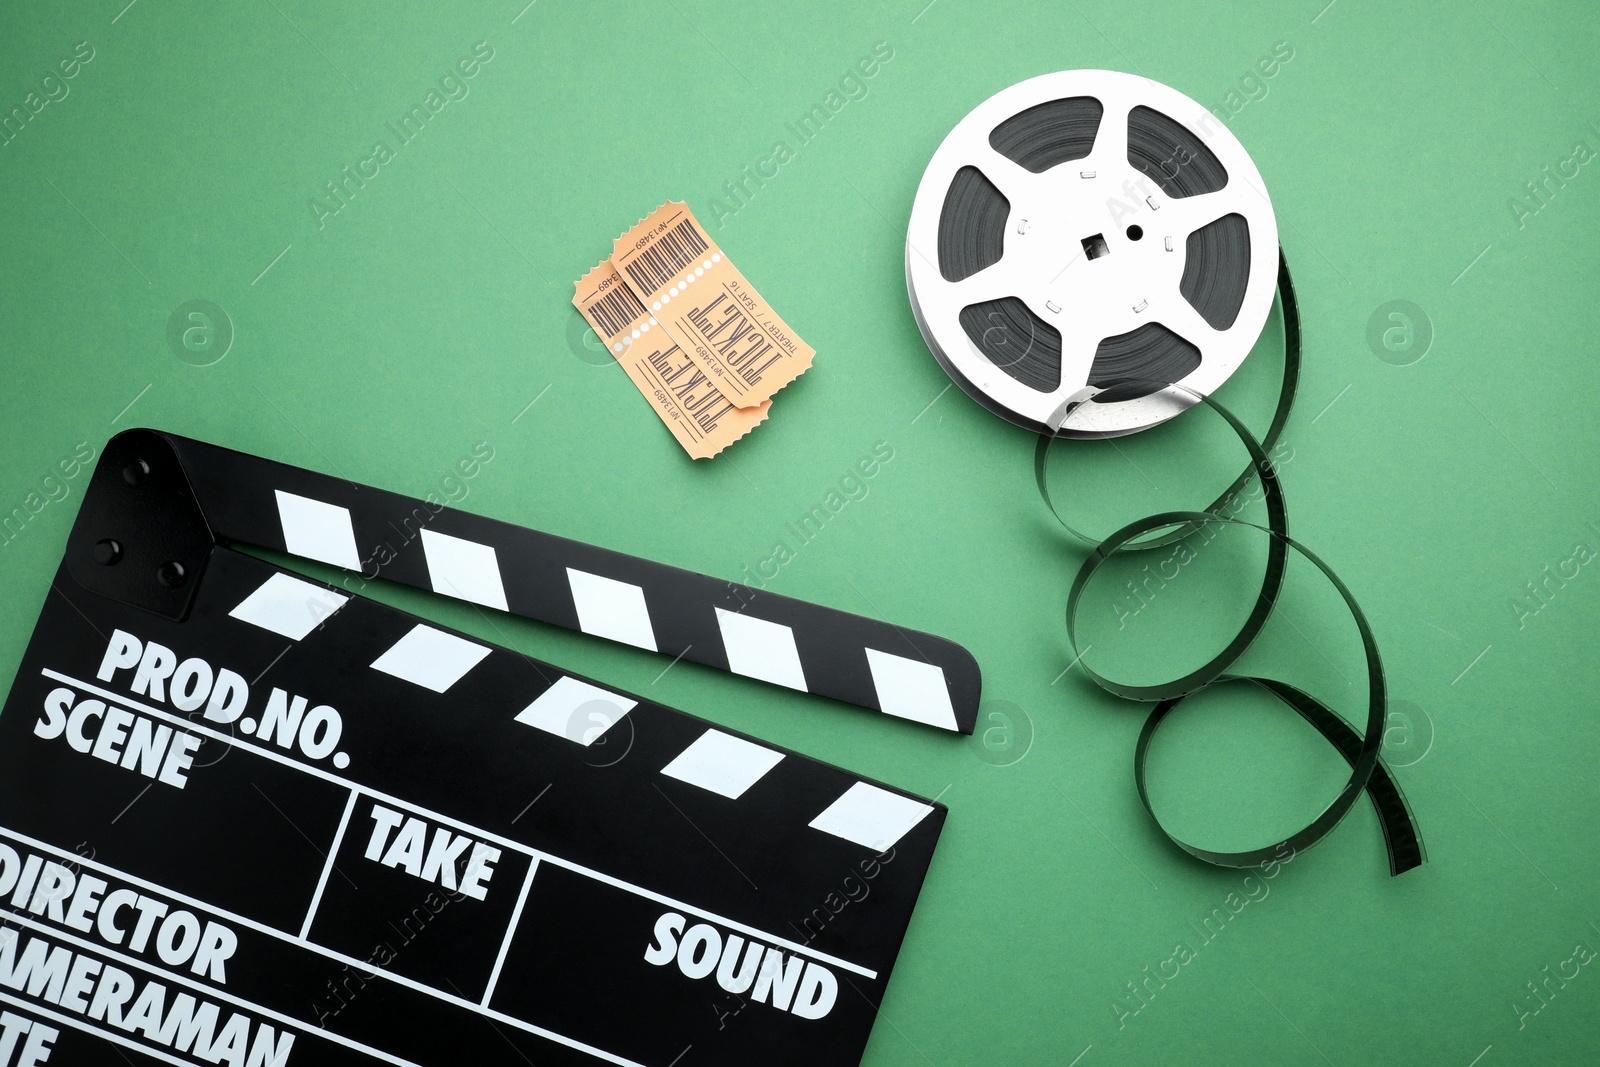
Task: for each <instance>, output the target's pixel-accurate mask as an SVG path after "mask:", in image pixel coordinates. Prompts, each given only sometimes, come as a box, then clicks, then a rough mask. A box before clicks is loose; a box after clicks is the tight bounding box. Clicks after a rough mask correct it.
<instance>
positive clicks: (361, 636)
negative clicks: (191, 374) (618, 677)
mask: <svg viewBox="0 0 1600 1067" xmlns="http://www.w3.org/2000/svg"><path fill="white" fill-rule="evenodd" d="M168 440H169V439H167V438H164V437H161V436H159V435H154V434H149V433H138V432H132V433H128V434H124V435H122V436H120V437H118V438H116V439H115V440H113V441H112V442H111V443H110V444H109V445H108V446H107V448H106V450H105V454H104V456H103V457H102V460H101V463H100V465H99V467H98V468H97V470H96V472H95V474H94V476H93V479H92V481H91V485H90V488H89V491H88V494H87V495H86V498H85V501H84V504H83V508H82V510H81V512H80V515H79V520H78V522H77V524H76V526H75V528H74V531H73V534H72V536H71V538H70V540H69V543H68V546H67V551H66V556H65V559H64V561H63V563H62V566H61V569H60V571H59V573H58V574H57V576H56V579H55V581H54V582H53V583H52V587H51V591H50V593H49V595H48V597H47V599H46V603H45V606H44V610H43V612H42V614H41V616H40V618H39V622H38V624H37V626H36V628H35V631H34V635H33V638H32V640H31V642H30V644H29V646H28V650H27V652H26V654H25V656H24V659H23V663H22V666H21V667H20V669H19V672H18V675H17V679H16V681H15V683H14V685H13V686H12V689H11V692H10V695H9V697H8V698H7V701H6V703H5V706H4V710H3V711H0V1009H3V1010H6V1011H8V1012H12V1013H14V1014H15V1015H16V1016H17V1017H18V1018H19V1019H23V1020H25V1021H27V1022H28V1025H29V1026H30V1027H38V1028H40V1029H39V1030H38V1033H39V1034H41V1035H44V1034H47V1033H48V1034H50V1035H53V1036H52V1037H50V1045H51V1047H53V1048H54V1049H55V1050H56V1058H55V1059H54V1060H52V1062H64V1063H101V1062H106V1063H110V1062H121V1061H120V1060H118V1059H117V1058H116V1057H117V1056H118V1055H121V1056H123V1057H125V1058H126V1059H127V1060H128V1062H133V1063H139V1064H145V1063H167V1064H203V1063H207V1064H214V1063H219V1062H223V1063H241V1064H244V1063H258V1064H273V1065H277V1067H298V1065H322V1064H328V1065H347V1064H368V1063H386V1064H398V1065H403V1067H443V1065H451V1067H453V1065H456V1064H462V1063H473V1064H502V1063H503V1064H522V1063H525V1062H535V1063H539V1064H555V1065H563V1064H597V1063H607V1064H620V1065H637V1067H671V1065H673V1064H680V1065H681V1064H685V1063H695V1064H749V1063H855V1062H857V1061H858V1060H859V1059H860V1057H861V1055H862V1052H863V1049H864V1047H865V1044H866V1040H867V1036H868V1033H869V1031H870V1029H871V1027H872V1025H873V1020H874V1017H875V1015H876V1010H877V1005H878V1004H879V1002H880V1001H881V999H882V996H883V993H884V989H885V985H886V983H887V981H888V979H889V974H890V972H891V970H892V968H893V965H894V962H895V958H896V956H897V954H898V952H899V948H900V944H901V941H902V939H903V938H904V936H905V931H906V927H907V924H908V922H909V920H910V916H911V911H912V908H913V906H914V904H915V902H916V899H917V896H918V894H919V892H920V889H921V885H922V882H923V879H924V877H925V875H926V873H927V869H928V865H929V862H930V860H931V857H932V852H933V849H934V846H935V843H936V841H937V839H938V836H939V832H940V830H941V828H942V825H943V822H944V818H945V814H946V813H945V809H944V808H943V807H942V806H941V805H939V804H937V803H936V802H934V801H930V800H925V799H922V798H918V797H915V796H912V795H910V794H907V793H905V792H903V791H901V790H898V789H895V788H892V787H890V786H887V785H883V784H880V783H877V782H872V781H868V780H865V779H863V778H861V777H860V776H858V775H854V774H851V773H850V772H848V771H845V770H842V769H840V768H837V767H833V766H829V765H826V764H823V763H819V762H817V761H815V760H812V759H809V758H807V757H805V756H802V755H800V754H798V753H795V752H791V751H786V750H784V749H781V748H777V747H775V746H773V745H770V744H767V743H765V742H763V741H761V740H759V739H757V738H753V737H749V736H745V735H742V734H740V733H738V732H737V731H734V730H731V729H727V728H724V727H721V726H715V725H712V724H710V723H707V722H705V721H702V720H700V719H697V718H695V717H693V716H691V715H687V714H685V713H683V712H680V711H676V710H673V709H671V708H667V707H663V706H661V705H658V704H654V703H652V702H650V701H647V700H643V699H641V698H639V697H637V696H630V695H628V694H626V693H622V692H619V691H617V690H616V689H614V688H612V687H609V686H607V685H604V684H603V683H601V682H598V681H595V680H593V679H588V678H583V677H579V676H576V675H573V674H571V673H570V672H567V671H563V670H561V669H560V668H557V667H554V666H552V665H550V664H547V663H542V662H539V661H536V660H532V659H530V658H528V657H526V656H523V655H520V654H517V653H514V652H511V651H508V650H505V649H501V648H497V647H494V646H491V645H489V644H486V643H484V642H482V641H480V640H478V639H476V638H472V637H469V636H466V635H463V634H459V633H455V632H452V631H450V630H448V629H445V628H443V627H439V626H435V625H433V624H431V623H429V622H428V621H426V620H424V619H420V618H417V617H415V616H412V615H408V614H406V613H404V612H401V611H398V610H395V609H393V608H390V607H387V606H385V605H382V604H379V603H376V602H374V601H371V600H369V599H366V598H364V597H361V596H356V595H352V594H350V593H349V592H348V591H345V590H341V589H339V588H337V587H334V586H330V585H326V584H323V583H319V582H315V581H311V580H308V579H307V578H306V577H305V576H303V575H299V574H296V573H293V572H290V571H287V570H284V569H282V568H280V567H277V566H274V565H273V564H271V563H269V562H267V561H264V560H262V559H260V558H257V557H255V556H251V555H248V554H245V553H242V552H239V551H237V550H235V549H232V548H230V547H227V546H226V545H224V544H220V543H217V539H218V538H219V537H220V536H221V531H224V530H229V529H233V530H239V529H241V527H240V526H238V525H237V524H238V523H240V522H249V521H251V517H252V516H256V517H259V514H260V509H259V507H258V506H257V505H254V504H251V505H247V506H235V505H234V504H232V503H231V502H224V503H221V504H218V503H217V501H216V500H214V499H212V498H211V496H210V494H212V493H216V492H220V493H222V495H223V496H225V497H231V496H234V495H245V496H250V495H252V494H254V493H255V492H256V491H258V490H261V491H264V492H266V493H267V494H269V495H268V500H269V503H268V504H267V505H266V506H267V507H268V508H283V507H284V505H283V504H282V503H281V500H282V495H283V494H291V493H292V494H294V495H295V496H297V497H299V498H301V499H303V500H309V501H313V502H315V503H316V505H317V506H318V507H319V508H323V509H326V508H335V507H342V508H345V509H346V510H347V514H349V515H350V516H352V519H351V521H352V522H353V525H354V527H355V528H356V529H357V530H359V529H361V528H362V526H363V524H364V523H365V522H366V521H368V520H369V519H370V518H371V516H370V515H369V514H368V513H367V512H366V511H365V510H364V509H365V508H366V507H368V501H366V500H365V499H361V500H356V499H353V498H351V497H336V498H335V499H333V500H329V499H326V497H327V496H329V495H331V494H328V493H326V492H324V490H325V489H326V488H327V487H326V486H323V485H322V484H321V483H320V482H319V481H317V480H316V479H312V478H301V479H295V478H292V477H277V476H276V475H279V474H282V473H283V472H288V471H292V468H277V467H275V466H272V467H263V468H246V470H245V471H244V472H242V473H241V472H240V471H238V470H235V471H234V475H235V477H234V480H233V482H232V483H231V485H230V484H229V483H227V482H224V481H216V480H211V479H219V478H223V477H225V474H226V468H227V466H228V464H227V462H226V460H227V457H228V455H231V454H224V455H221V456H220V457H219V456H218V455H216V453H219V452H220V450H214V449H209V448H208V447H207V446H199V448H198V449H197V450H198V451H200V452H206V453H210V454H211V455H210V458H211V459H213V460H215V461H216V465H215V467H214V468H213V469H208V470H205V471H203V472H202V474H201V476H200V477H198V478H195V479H194V481H193V482H192V484H193V486H194V489H195V491H194V492H191V491H190V485H191V482H190V481H189V480H188V479H187V478H186V477H185V476H186V475H188V476H189V477H193V475H194V471H195V468H194V467H193V466H191V465H190V464H189V463H188V462H186V461H187V460H188V459H189V455H188V454H187V453H186V452H185V446H187V445H192V444H193V443H192V442H181V441H174V442H173V444H174V446H175V447H171V448H165V449H164V448H162V447H160V446H161V445H162V444H163V443H166V442H168ZM180 457H182V459H181V460H180ZM202 466H203V464H202ZM263 472H268V473H272V474H273V475H274V477H272V478H269V479H268V480H266V481H265V482H264V483H260V484H256V483H254V482H253V480H252V479H253V476H254V475H255V474H257V473H263ZM300 473H302V474H303V473H305V472H300ZM247 475H248V476H247ZM346 488H348V486H347V487H346ZM197 497H198V499H196V498H197ZM186 506H187V508H188V510H186ZM296 507H298V508H301V509H302V511H304V510H305V509H306V508H307V505H294V504H291V505H290V506H289V507H288V508H286V509H285V510H283V511H281V512H280V515H281V516H282V519H281V521H282V522H283V528H284V529H285V530H286V531H287V533H286V536H287V539H288V542H289V545H288V547H290V548H291V549H296V550H298V551H299V553H300V554H302V555H308V556H311V557H312V558H322V557H326V556H333V555H336V552H335V548H334V547H333V546H334V545H335V542H336V541H337V539H335V538H332V536H331V535H330V534H328V529H329V526H328V523H327V522H326V516H325V515H322V516H321V517H320V518H319V520H318V522H317V523H315V524H310V525H308V524H307V522H306V520H305V516H304V514H297V513H296V511H295V510H294V509H295V508H296ZM202 515H205V516H206V517H207V518H211V517H213V516H215V523H216V524H215V526H214V527H212V528H211V529H209V530H208V529H207V528H206V526H204V525H197V524H199V523H200V520H201V516H202ZM436 518H438V517H437V516H436ZM157 520H163V521H157ZM312 529H315V530H317V531H320V533H319V536H320V538H321V540H318V541H315V542H314V543H312V542H309V541H308V540H307V538H309V537H311V533H310V532H309V531H311V530H312ZM468 533H472V534H474V535H476V537H475V541H474V543H476V544H478V545H480V546H484V547H486V548H489V549H492V550H496V551H504V550H509V549H512V548H515V547H516V543H515V542H510V541H506V540H499V539H494V538H492V537H490V536H486V533H487V534H489V535H492V534H494V533H495V531H487V532H486V531H485V530H484V529H482V528H481V527H472V528H469V527H467V526H464V525H461V524H456V525H453V526H451V527H450V532H448V533H443V532H441V533H440V535H441V536H445V537H451V538H458V539H462V540H464V539H465V538H466V536H467V534H468ZM541 536H542V535H541ZM491 541H492V542H493V543H492V544H491V543H490V542H491ZM342 547H348V545H344V546H342ZM340 551H342V548H340ZM453 551H455V552H456V553H457V554H456V555H454V556H452V555H450V554H449V553H446V554H445V555H443V556H440V555H438V554H437V549H436V548H435V550H434V552H433V554H428V550H424V554H423V555H421V556H420V557H419V558H418V559H416V560H415V562H416V563H417V564H418V565H420V566H423V567H429V566H431V567H432V568H433V570H432V572H431V573H433V574H434V575H435V576H439V575H442V574H450V575H452V580H454V581H456V582H458V583H470V581H472V580H473V579H471V578H469V577H468V576H469V575H472V574H476V575H477V578H476V579H475V580H476V581H478V582H479V583H480V584H476V585H473V584H458V587H457V588H458V594H457V595H462V594H466V593H471V594H472V595H473V596H474V597H477V598H483V597H487V596H488V593H487V592H486V591H485V586H484V585H483V584H481V583H482V582H484V581H486V580H487V578H486V575H485V572H484V571H482V570H481V569H479V570H477V571H471V570H466V569H462V568H463V565H462V563H461V558H462V556H461V554H460V553H461V551H462V550H460V549H459V548H457V549H455V550H453ZM468 556H469V557H470V553H469V554H468ZM157 561H159V562H157ZM447 561H448V562H447ZM603 562H604V560H599V561H597V559H596V558H594V557H589V556H579V557H571V556H559V557H557V558H556V559H555V560H553V561H552V562H550V564H549V565H551V566H554V565H555V564H556V563H560V564H561V565H562V566H571V565H577V564H582V565H585V566H586V567H587V568H588V569H587V570H586V573H589V574H591V575H594V576H595V577H597V578H600V579H604V580H609V581H619V580H621V579H620V578H618V577H617V574H618V572H617V571H615V570H609V569H608V570H606V571H605V573H600V572H601V570H602V568H601V563H603ZM634 562H641V561H634ZM499 573H500V574H501V575H502V577H501V578H500V584H499V588H500V589H502V590H503V591H504V600H505V604H510V605H515V604H517V603H519V602H520V598H521V597H523V596H525V595H527V593H528V588H527V587H526V586H524V585H522V584H519V581H518V580H517V579H516V578H512V577H508V575H510V574H512V573H513V570H512V569H511V568H502V569H501V570H500V572H499ZM630 573H631V574H632V575H633V576H635V577H643V578H644V579H645V580H646V581H650V579H649V577H648V575H643V574H641V573H640V572H630ZM386 576H387V575H386ZM436 580H442V579H436ZM645 588H646V590H647V591H650V592H652V593H653V592H654V590H656V589H657V588H658V587H657V586H655V585H646V586H645ZM505 604H502V605H500V606H505ZM650 618H651V621H652V626H653V625H654V620H655V619H656V616H654V615H652V616H650ZM652 632H658V631H655V630H654V629H652ZM30 1032H32V1031H30ZM41 1062H42V1061H41Z"/></svg>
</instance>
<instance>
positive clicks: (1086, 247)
mask: <svg viewBox="0 0 1600 1067" xmlns="http://www.w3.org/2000/svg"><path fill="white" fill-rule="evenodd" d="M1082 244H1083V254H1084V255H1085V256H1087V257H1088V258H1089V259H1099V258H1100V257H1101V256H1109V255H1110V254H1111V247H1110V246H1109V245H1107V244H1106V238H1105V234H1101V233H1096V234H1091V235H1090V236H1088V237H1085V238H1084V239H1083V241H1082Z"/></svg>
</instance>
